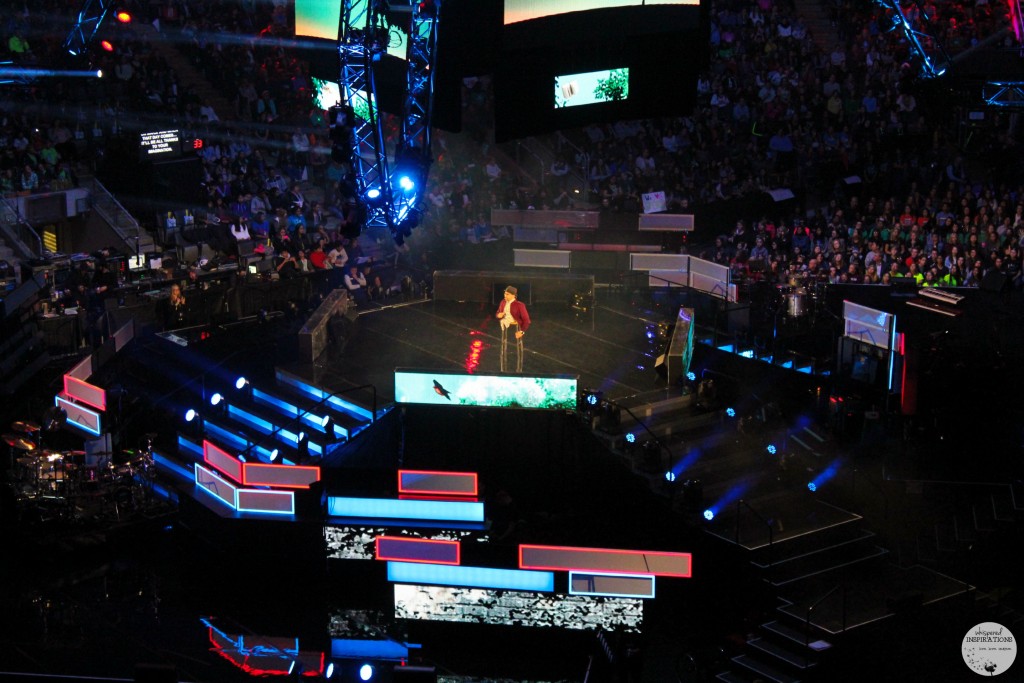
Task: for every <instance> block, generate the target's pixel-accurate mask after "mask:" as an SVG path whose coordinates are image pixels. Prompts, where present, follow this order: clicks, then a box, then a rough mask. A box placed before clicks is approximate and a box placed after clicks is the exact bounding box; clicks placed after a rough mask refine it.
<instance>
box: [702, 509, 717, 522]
mask: <svg viewBox="0 0 1024 683" xmlns="http://www.w3.org/2000/svg"><path fill="white" fill-rule="evenodd" d="M714 518H715V511H714V510H712V509H711V508H708V509H707V510H705V511H704V519H706V520H708V521H709V522H710V521H711V520H713V519H714Z"/></svg>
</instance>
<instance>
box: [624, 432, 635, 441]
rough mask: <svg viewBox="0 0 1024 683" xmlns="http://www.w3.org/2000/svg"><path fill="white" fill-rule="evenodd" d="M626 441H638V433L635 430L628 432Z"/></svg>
mask: <svg viewBox="0 0 1024 683" xmlns="http://www.w3.org/2000/svg"><path fill="white" fill-rule="evenodd" d="M626 443H636V434H634V433H633V432H630V433H628V434H626Z"/></svg>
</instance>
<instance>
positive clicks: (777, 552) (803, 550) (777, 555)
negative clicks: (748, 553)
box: [751, 519, 875, 569]
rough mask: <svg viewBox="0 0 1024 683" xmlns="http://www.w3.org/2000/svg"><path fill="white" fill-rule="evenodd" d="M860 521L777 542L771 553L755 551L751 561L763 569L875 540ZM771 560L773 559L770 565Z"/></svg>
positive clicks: (765, 548) (761, 549)
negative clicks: (850, 544) (848, 544)
mask: <svg viewBox="0 0 1024 683" xmlns="http://www.w3.org/2000/svg"><path fill="white" fill-rule="evenodd" d="M860 521H861V520H859V519H854V520H850V521H848V522H843V523H841V524H837V525H835V526H831V527H828V528H826V529H821V530H819V531H815V532H813V533H809V534H803V535H802V536H797V537H795V538H790V539H785V540H782V541H776V542H775V543H773V544H772V547H771V552H770V553H769V551H768V548H767V547H763V548H758V549H757V550H756V551H754V553H755V555H754V559H752V560H751V564H753V565H755V566H757V567H761V568H762V569H763V568H766V567H769V566H777V565H779V564H783V563H785V562H790V561H792V560H797V559H800V558H803V557H807V556H809V555H813V554H815V553H819V552H823V551H825V550H828V549H830V548H836V547H839V546H841V545H846V544H847V543H856V542H857V541H864V540H867V539H869V538H873V537H874V535H875V534H874V533H873V532H871V531H868V530H867V529H864V528H862V527H861V525H860ZM769 558H770V559H771V561H770V563H769Z"/></svg>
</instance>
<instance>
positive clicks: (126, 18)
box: [114, 10, 132, 24]
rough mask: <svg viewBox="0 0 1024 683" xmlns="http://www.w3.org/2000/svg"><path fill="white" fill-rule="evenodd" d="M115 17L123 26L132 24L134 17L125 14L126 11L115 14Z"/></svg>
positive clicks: (127, 13) (128, 13)
mask: <svg viewBox="0 0 1024 683" xmlns="http://www.w3.org/2000/svg"><path fill="white" fill-rule="evenodd" d="M114 17H115V18H116V19H117V20H118V21H119V22H121V23H122V24H130V23H132V15H131V13H130V12H125V11H124V10H121V11H120V12H118V13H117V14H115V15H114Z"/></svg>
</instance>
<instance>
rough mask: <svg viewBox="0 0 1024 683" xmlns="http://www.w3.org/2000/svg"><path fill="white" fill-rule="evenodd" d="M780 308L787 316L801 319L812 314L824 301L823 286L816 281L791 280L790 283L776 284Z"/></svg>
mask: <svg viewBox="0 0 1024 683" xmlns="http://www.w3.org/2000/svg"><path fill="white" fill-rule="evenodd" d="M775 291H776V301H777V304H778V310H779V312H781V313H782V314H784V315H785V316H786V317H787V318H790V319H792V320H799V319H801V318H805V317H807V316H808V315H811V314H812V313H813V312H814V310H815V308H816V307H817V306H818V305H821V304H823V303H824V296H823V291H822V287H821V286H819V285H817V284H816V283H807V285H805V284H804V283H802V282H800V281H799V280H795V279H794V280H790V281H789V283H788V284H779V285H775Z"/></svg>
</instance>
